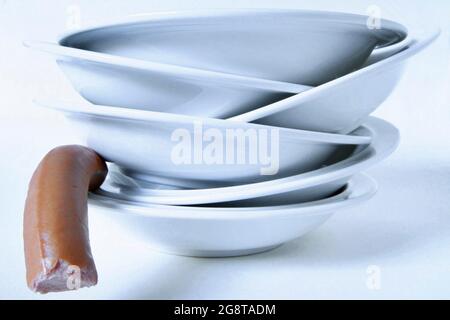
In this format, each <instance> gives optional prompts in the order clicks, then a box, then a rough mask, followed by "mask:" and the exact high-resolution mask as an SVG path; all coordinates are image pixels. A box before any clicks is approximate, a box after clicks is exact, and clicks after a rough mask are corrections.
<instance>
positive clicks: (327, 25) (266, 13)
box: [59, 9, 407, 86]
mask: <svg viewBox="0 0 450 320" xmlns="http://www.w3.org/2000/svg"><path fill="white" fill-rule="evenodd" d="M368 20H369V17H368V16H362V15H355V14H346V13H338V12H323V11H322V12H321V11H304V10H286V9H270V10H266V9H243V10H207V11H192V12H178V13H173V12H172V13H168V14H164V13H160V14H152V15H148V16H140V17H139V18H135V20H131V21H130V20H128V21H126V22H124V23H115V24H111V25H103V26H99V27H94V28H89V29H84V30H81V31H76V32H74V33H71V34H69V35H65V36H64V37H63V38H61V39H60V41H59V43H60V44H61V45H63V46H68V47H74V48H80V49H85V50H90V51H96V52H102V53H108V54H112V55H118V56H124V57H128V58H135V59H140V60H146V61H154V62H161V63H166V64H173V65H180V66H185V67H192V68H198V69H204V70H213V71H218V72H225V73H232V74H239V75H244V76H249V77H255V78H262V79H270V80H278V81H285V82H292V83H302V84H306V85H311V86H315V85H319V84H322V83H324V82H327V81H329V80H332V79H335V78H337V77H339V76H342V75H344V74H346V73H348V72H350V71H352V70H355V69H356V68H358V67H360V66H361V65H362V64H363V63H364V62H365V61H366V59H367V58H368V57H369V55H370V54H371V52H372V51H373V49H374V48H375V47H377V46H379V47H383V46H386V45H389V44H392V43H395V42H398V41H401V40H402V39H404V38H405V37H406V34H407V31H406V28H405V27H403V26H402V25H400V24H398V23H395V22H393V21H388V20H384V19H383V20H380V28H369V27H368V24H367V23H368Z"/></svg>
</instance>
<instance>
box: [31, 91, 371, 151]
mask: <svg viewBox="0 0 450 320" xmlns="http://www.w3.org/2000/svg"><path fill="white" fill-rule="evenodd" d="M34 103H35V104H37V105H38V106H41V107H44V108H48V109H53V110H57V111H60V112H64V113H65V114H66V116H69V117H70V116H72V117H73V116H84V117H101V118H107V119H113V120H117V119H119V120H124V121H136V122H144V123H145V122H153V123H154V122H158V123H170V124H173V123H178V124H180V125H192V124H195V123H201V124H206V125H207V126H211V127H216V128H224V127H225V128H233V127H235V128H240V129H242V128H248V129H255V130H259V129H265V130H278V131H280V132H281V131H282V132H283V134H284V135H285V137H286V138H290V139H295V140H306V141H308V142H322V143H329V144H351V145H353V144H354V145H359V144H369V143H370V142H371V140H372V138H371V137H370V136H357V135H345V134H337V133H325V132H315V131H307V130H299V129H290V128H282V127H273V126H267V125H261V124H255V123H248V122H239V121H230V120H225V119H216V118H202V117H196V116H190V115H180V114H173V113H165V112H156V111H149V110H139V109H129V108H118V107H111V106H103V105H92V104H89V103H87V102H86V103H78V102H66V101H55V100H52V99H51V100H46V99H38V100H34Z"/></svg>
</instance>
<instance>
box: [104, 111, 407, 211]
mask: <svg viewBox="0 0 450 320" xmlns="http://www.w3.org/2000/svg"><path fill="white" fill-rule="evenodd" d="M360 130H364V131H365V132H367V133H366V134H368V135H370V136H371V137H372V142H371V144H370V145H369V146H360V147H358V148H357V149H355V151H354V152H353V154H351V155H350V156H347V155H344V154H341V155H340V157H341V160H340V161H337V162H336V163H334V164H331V165H329V166H327V167H324V168H320V169H318V170H314V171H310V172H306V173H303V174H299V175H294V176H290V177H286V178H282V179H274V180H270V181H265V182H260V183H254V184H244V185H238V186H231V187H224V188H214V189H194V190H182V189H180V190H176V189H174V188H172V189H170V188H169V187H167V186H163V185H151V184H149V183H148V182H146V181H142V180H139V179H132V178H130V177H127V176H125V175H124V174H122V173H120V172H118V171H117V169H116V168H114V167H112V168H111V169H112V170H111V171H110V173H109V177H110V179H109V180H108V182H106V183H104V184H103V185H102V187H101V189H100V190H98V191H97V193H99V194H103V195H105V196H113V195H114V197H119V198H121V199H123V200H129V201H136V202H147V203H158V204H169V205H201V204H202V205H203V204H212V203H215V204H216V205H217V206H228V207H238V206H239V207H248V206H264V205H278V204H286V203H299V202H304V201H314V200H319V199H323V198H325V197H328V196H330V195H332V194H334V193H336V192H338V191H339V190H340V189H342V188H343V187H344V186H345V184H346V183H347V181H348V180H349V178H350V177H351V176H353V175H355V174H357V173H359V172H361V171H363V170H366V169H367V168H369V167H371V166H373V165H375V164H377V163H379V162H380V161H382V160H383V159H385V158H386V157H388V156H389V155H390V154H391V153H392V152H394V150H395V149H396V147H397V145H398V142H399V138H400V137H399V132H398V130H397V129H396V128H395V127H394V126H393V125H391V124H389V123H388V122H386V121H383V120H381V119H377V118H373V117H371V118H369V119H368V120H367V121H366V122H365V123H364V126H363V128H361V129H360ZM338 159H339V157H336V158H335V160H338Z"/></svg>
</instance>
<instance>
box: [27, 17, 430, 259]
mask: <svg viewBox="0 0 450 320" xmlns="http://www.w3.org/2000/svg"><path fill="white" fill-rule="evenodd" d="M437 35H438V33H432V34H430V35H428V36H426V37H423V38H419V37H417V36H415V35H411V34H410V33H408V31H407V30H406V28H405V27H403V26H402V25H400V24H398V23H396V22H393V21H388V20H381V21H380V22H379V27H377V28H369V26H368V24H367V17H364V16H358V15H351V14H342V13H329V12H312V11H297V10H270V11H269V10H237V11H236V10H233V11H228V10H226V11H224V10H222V11H208V12H196V13H183V14H180V13H175V14H162V15H150V16H146V17H142V18H139V19H137V20H136V19H135V20H133V21H128V22H122V23H116V24H112V25H107V26H101V27H96V28H90V29H86V30H82V31H77V32H74V33H71V34H69V35H66V36H64V37H62V38H61V39H60V40H59V42H58V44H52V43H45V42H27V43H26V45H27V46H29V47H32V48H36V49H39V50H43V51H46V52H49V53H51V54H53V55H55V56H56V61H57V62H58V64H59V66H60V67H61V69H62V70H63V71H64V72H65V73H66V75H67V76H68V78H69V79H70V80H71V82H72V84H73V86H74V88H75V89H76V90H77V91H78V92H79V93H80V95H81V96H83V97H84V98H85V99H86V100H88V101H89V102H90V103H91V104H90V103H85V104H81V105H80V104H77V103H72V102H61V101H48V100H40V101H38V104H39V105H41V106H45V107H50V108H53V109H56V110H58V111H61V112H63V113H64V114H65V115H66V117H67V118H68V119H69V121H70V122H71V123H72V124H73V126H74V128H75V129H76V130H77V131H78V132H79V133H80V135H82V136H83V138H84V141H85V143H86V145H87V146H88V147H90V148H92V149H94V150H95V151H96V152H98V153H99V154H100V155H101V156H103V157H104V158H105V160H107V161H109V162H110V173H109V176H108V179H107V180H106V181H105V183H104V184H103V186H102V187H101V189H99V190H97V191H95V192H92V194H91V195H90V198H91V203H92V204H93V205H96V206H97V207H99V208H100V209H102V210H100V211H102V212H104V213H105V214H107V215H108V217H110V218H111V219H117V220H118V221H119V222H120V223H121V225H122V226H123V227H124V229H128V230H129V231H130V233H131V234H133V235H136V236H138V237H140V238H141V239H144V241H147V242H148V243H149V244H150V245H151V246H153V247H157V248H159V249H160V250H164V251H166V252H171V253H175V254H182V255H192V256H235V255H242V254H250V253H256V252H261V251H264V250H268V249H270V248H274V247H276V246H278V245H280V244H282V243H284V242H286V241H289V240H292V239H295V238H297V237H299V236H301V235H303V234H305V233H307V232H309V231H311V230H313V229H315V228H316V227H318V226H319V225H320V224H321V223H323V222H324V221H325V220H326V219H328V218H329V217H330V216H331V215H332V213H334V212H336V211H338V210H341V209H343V208H346V207H351V206H354V205H356V204H359V203H362V202H364V201H366V200H367V199H369V198H370V197H371V196H372V195H373V194H374V193H375V190H376V185H375V183H374V181H373V180H372V179H370V178H369V177H367V176H365V175H363V174H361V173H360V172H361V171H363V170H365V169H366V168H368V167H370V166H372V165H373V164H375V163H378V162H379V161H381V160H382V159H384V158H386V157H387V156H389V155H390V154H391V153H392V152H393V151H394V149H395V147H396V146H397V144H398V141H399V133H398V131H397V129H396V128H395V127H393V126H392V125H391V124H389V123H387V122H385V121H383V120H380V119H376V118H373V117H370V116H369V115H370V113H372V112H373V111H374V110H375V109H376V108H377V107H378V106H379V105H380V104H381V103H382V102H383V101H384V100H385V99H386V98H387V97H388V96H389V95H390V93H391V92H392V90H393V89H394V87H395V85H396V83H397V82H398V80H399V78H400V76H401V74H402V70H403V68H404V67H405V64H406V62H407V60H408V58H410V57H412V56H414V55H415V54H417V53H418V52H419V51H421V50H422V49H423V48H425V47H426V46H428V45H429V44H430V43H431V42H432V41H433V40H434V39H435V38H436V37H437Z"/></svg>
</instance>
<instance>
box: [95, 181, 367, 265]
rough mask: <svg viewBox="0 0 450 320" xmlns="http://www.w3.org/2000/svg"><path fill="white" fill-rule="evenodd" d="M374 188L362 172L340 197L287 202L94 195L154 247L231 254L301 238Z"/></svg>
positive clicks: (112, 216)
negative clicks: (237, 204) (230, 203)
mask: <svg viewBox="0 0 450 320" xmlns="http://www.w3.org/2000/svg"><path fill="white" fill-rule="evenodd" d="M375 192H376V184H375V183H374V181H373V180H372V179H370V178H368V177H366V176H358V177H356V178H354V179H352V181H351V182H350V183H349V185H348V188H347V189H346V190H345V191H344V194H342V195H338V196H336V197H335V198H330V199H325V200H321V201H317V202H310V203H303V204H295V205H287V206H276V207H262V208H261V207H260V208H205V207H178V206H163V205H151V204H145V205H144V204H136V203H133V202H126V201H120V200H117V199H114V198H109V197H105V196H101V195H96V194H90V203H91V204H94V205H95V206H96V209H98V210H97V211H100V212H101V213H103V214H105V215H106V217H108V218H110V219H114V220H116V221H117V223H118V224H119V225H120V226H121V227H122V228H123V229H124V230H125V231H126V232H128V234H129V235H130V236H131V237H137V238H138V239H140V240H141V241H144V242H145V243H147V244H148V245H149V246H150V247H153V248H156V249H158V250H161V251H165V252H168V253H173V254H178V255H188V256H200V257H226V256H239V255H247V254H253V253H258V252H262V251H266V250H269V249H272V248H275V247H277V246H279V245H281V244H283V243H285V242H287V241H291V240H294V239H296V238H298V237H301V236H302V235H304V234H306V233H307V232H310V231H312V230H314V229H316V228H317V227H319V226H320V225H321V224H322V223H324V222H325V221H326V220H327V219H328V218H329V217H330V216H331V215H332V214H333V213H335V212H337V211H338V210H342V209H345V208H349V207H352V206H355V205H357V204H360V203H362V202H364V201H367V200H368V199H369V198H370V197H372V196H373V194H375Z"/></svg>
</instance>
